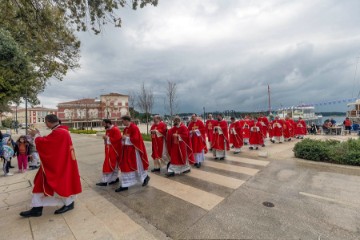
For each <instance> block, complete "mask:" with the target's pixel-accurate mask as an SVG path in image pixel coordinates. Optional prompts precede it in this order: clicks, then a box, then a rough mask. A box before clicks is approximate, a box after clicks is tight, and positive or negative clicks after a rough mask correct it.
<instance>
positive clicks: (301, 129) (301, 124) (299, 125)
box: [295, 119, 307, 135]
mask: <svg viewBox="0 0 360 240" xmlns="http://www.w3.org/2000/svg"><path fill="white" fill-rule="evenodd" d="M306 133H307V129H306V123H305V121H304V120H302V119H301V120H298V121H297V122H296V128H295V134H296V135H306Z"/></svg>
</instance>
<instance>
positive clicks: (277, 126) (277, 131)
mask: <svg viewBox="0 0 360 240" xmlns="http://www.w3.org/2000/svg"><path fill="white" fill-rule="evenodd" d="M283 125H284V121H283V120H282V119H278V120H274V121H272V122H271V126H272V134H273V136H274V137H281V136H283Z"/></svg>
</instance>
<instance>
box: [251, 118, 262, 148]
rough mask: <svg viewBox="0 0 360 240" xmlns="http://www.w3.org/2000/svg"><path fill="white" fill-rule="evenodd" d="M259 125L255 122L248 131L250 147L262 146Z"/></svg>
mask: <svg viewBox="0 0 360 240" xmlns="http://www.w3.org/2000/svg"><path fill="white" fill-rule="evenodd" d="M261 126H262V125H261V123H260V122H257V123H256V124H255V125H253V126H252V127H251V129H250V138H249V143H250V144H251V145H263V144H264V137H263V134H262V132H261Z"/></svg>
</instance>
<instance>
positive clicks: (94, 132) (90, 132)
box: [69, 128, 98, 134]
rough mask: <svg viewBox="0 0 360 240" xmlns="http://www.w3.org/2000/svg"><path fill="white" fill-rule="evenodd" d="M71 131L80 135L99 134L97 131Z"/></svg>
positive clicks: (71, 129)
mask: <svg viewBox="0 0 360 240" xmlns="http://www.w3.org/2000/svg"><path fill="white" fill-rule="evenodd" d="M69 131H70V132H71V133H78V134H96V133H97V132H98V131H96V130H78V129H73V128H70V129H69Z"/></svg>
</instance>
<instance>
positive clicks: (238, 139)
mask: <svg viewBox="0 0 360 240" xmlns="http://www.w3.org/2000/svg"><path fill="white" fill-rule="evenodd" d="M230 120H231V124H230V126H229V135H230V144H232V148H233V149H234V154H238V153H240V151H241V147H242V146H243V144H244V143H243V137H242V129H241V127H240V122H239V121H235V118H234V117H231V118H230Z"/></svg>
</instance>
